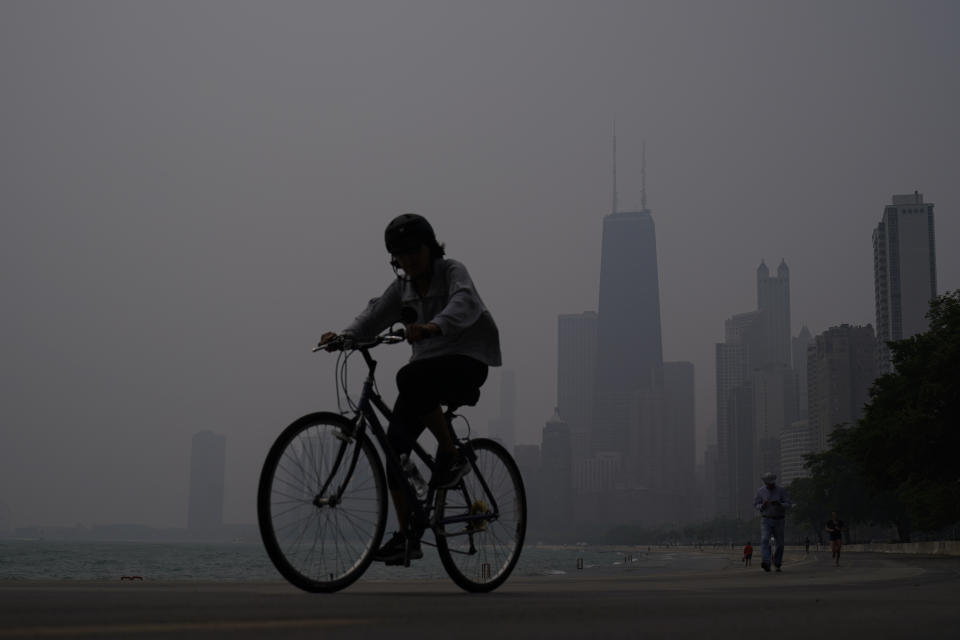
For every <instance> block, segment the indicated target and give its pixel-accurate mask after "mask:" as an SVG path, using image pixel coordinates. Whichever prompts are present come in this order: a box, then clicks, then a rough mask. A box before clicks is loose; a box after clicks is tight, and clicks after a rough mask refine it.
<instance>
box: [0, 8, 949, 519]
mask: <svg viewBox="0 0 960 640" xmlns="http://www.w3.org/2000/svg"><path fill="white" fill-rule="evenodd" d="M0 14H2V17H0V81H2V87H3V94H4V97H3V100H2V101H0V143H2V145H0V148H2V149H3V152H2V155H0V187H2V188H0V194H2V214H0V215H2V217H0V256H2V257H0V259H2V262H3V268H2V270H0V283H2V292H3V313H2V315H0V344H2V348H3V365H2V391H0V394H2V397H0V400H2V401H0V411H2V422H0V502H5V503H7V505H9V507H10V510H11V512H12V514H13V518H14V522H15V524H16V525H18V526H23V525H28V524H39V525H51V524H68V525H72V524H74V523H78V522H79V523H88V524H95V523H110V522H130V523H143V524H150V525H160V526H184V524H185V523H186V517H187V492H188V491H187V486H188V476H189V457H190V440H191V437H192V435H193V434H194V433H195V432H197V431H200V430H203V429H211V430H213V431H216V432H218V433H222V434H224V435H225V436H226V439H227V445H226V446H227V466H226V474H227V480H226V505H225V510H224V517H225V520H226V521H227V522H252V521H253V520H254V518H255V515H254V495H255V492H256V479H257V475H258V473H259V469H260V464H261V462H262V460H263V457H264V455H265V452H266V451H267V448H268V447H269V444H270V443H271V441H272V440H273V438H274V437H275V436H276V435H277V433H278V432H279V430H280V429H281V428H282V427H283V426H284V425H285V424H287V423H289V422H290V421H292V420H293V419H294V418H296V417H297V416H299V415H301V414H303V413H306V412H308V411H312V410H316V409H327V408H333V407H334V406H335V401H334V395H333V378H332V370H333V368H332V365H333V362H332V359H331V358H330V357H329V356H327V355H325V354H324V355H319V356H317V355H312V354H310V351H309V349H310V346H311V345H312V344H313V343H314V342H315V340H316V339H317V338H318V337H319V336H320V334H321V333H322V332H323V331H325V330H328V329H334V330H336V329H339V328H342V327H343V326H345V325H346V324H347V322H348V321H349V320H351V319H352V318H353V317H354V316H355V315H356V313H358V312H359V311H360V310H361V309H362V308H363V306H364V305H365V303H366V301H367V300H368V299H369V298H371V297H373V296H375V295H378V294H379V293H380V292H381V291H382V290H383V289H384V288H385V287H386V285H387V284H388V283H389V281H390V279H391V278H392V277H393V276H392V271H391V270H390V268H389V266H388V264H387V256H386V254H385V251H384V249H383V245H382V232H383V227H384V226H385V224H386V222H387V221H388V220H389V219H390V218H392V217H393V216H394V215H396V214H398V213H401V212H404V211H416V212H418V213H421V214H423V215H425V216H427V217H428V218H429V219H430V220H431V222H432V223H433V224H434V227H435V228H436V230H437V234H438V236H439V238H440V239H441V241H443V242H445V243H446V246H447V250H448V254H449V255H450V256H451V257H454V258H457V259H459V260H462V261H463V262H465V263H466V264H467V265H468V267H469V268H470V271H471V274H472V276H473V278H474V280H475V282H476V284H477V286H478V289H479V291H480V294H481V296H482V297H483V298H484V301H485V302H486V304H487V306H488V307H489V308H490V310H491V311H492V313H493V315H494V317H495V318H496V320H497V322H498V324H499V326H500V330H501V337H502V345H503V352H504V360H505V364H506V366H508V367H509V368H511V369H513V370H514V371H515V372H516V384H517V398H516V405H517V424H518V433H517V441H518V442H529V443H538V442H539V441H540V430H541V429H542V427H543V425H544V423H545V421H546V420H547V419H548V418H549V417H550V416H551V414H552V412H553V407H554V405H555V403H556V340H557V336H556V325H557V315H558V314H561V313H577V312H581V311H584V310H595V309H596V308H597V295H598V281H599V269H600V235H601V231H602V227H601V224H602V218H603V216H604V215H605V214H607V213H609V211H610V203H611V189H612V186H611V183H612V177H611V132H612V131H611V130H612V123H613V120H614V118H616V127H617V146H618V149H619V164H618V187H619V195H620V208H621V209H622V210H629V209H632V208H634V207H636V205H638V204H639V203H640V198H641V193H640V169H641V167H640V163H641V152H640V149H641V144H642V141H644V140H645V141H646V150H647V171H646V175H647V201H648V205H649V207H650V209H651V211H652V213H653V217H654V220H655V222H656V232H657V249H658V262H659V277H660V296H661V314H662V327H663V329H662V332H663V355H664V358H665V359H666V360H671V361H676V360H689V361H691V362H693V363H694V364H695V366H696V393H697V452H698V454H697V455H698V456H700V453H701V452H702V450H703V448H704V446H705V444H706V443H708V442H709V441H711V439H712V438H714V437H715V436H714V434H713V426H712V424H713V421H714V412H715V405H714V373H713V372H714V343H716V342H720V341H722V340H723V323H724V320H725V319H726V318H728V317H730V316H731V315H733V314H735V313H740V312H743V311H749V310H752V309H755V308H756V297H755V295H756V293H755V269H756V267H757V265H758V264H759V263H760V261H761V259H765V260H766V262H767V264H768V265H772V266H775V265H777V264H778V263H779V262H780V260H781V258H782V259H785V260H786V261H787V263H788V264H789V266H790V274H791V294H792V299H791V308H792V314H793V318H792V324H793V332H794V334H795V333H796V332H797V331H798V330H799V328H800V327H801V325H802V324H803V323H805V324H806V325H807V326H808V327H809V329H810V331H811V332H812V333H814V334H816V333H818V332H821V331H823V330H825V329H826V328H828V327H830V326H832V325H836V324H840V323H844V322H846V323H851V324H867V323H874V322H875V320H874V306H873V302H874V301H873V271H872V263H873V254H872V245H871V232H872V230H873V228H874V227H875V226H876V224H877V222H878V221H879V219H880V217H881V215H882V212H883V207H884V205H885V204H887V203H889V202H890V197H891V195H892V194H894V193H912V192H913V190H914V189H916V190H919V191H920V192H921V193H923V194H924V196H925V199H926V200H927V201H928V202H933V203H935V205H936V216H937V218H936V225H937V238H938V252H937V260H938V280H939V283H938V284H939V290H940V291H941V292H942V291H944V290H948V289H956V288H958V287H960V257H958V255H957V253H956V252H953V251H950V250H949V249H950V247H951V244H952V242H953V241H954V240H955V239H956V238H958V237H960V223H958V221H957V215H956V212H957V210H958V205H960V181H958V180H957V175H958V162H957V149H958V148H960V121H958V118H957V115H956V114H957V113H960V80H958V78H960V76H958V74H957V69H958V68H960V65H958V63H960V44H958V40H957V38H956V32H957V28H958V26H960V5H958V4H957V3H954V2H913V3H903V2H881V1H862V2H842V3H838V2H809V3H788V2H724V3H713V2H643V3H640V2H637V3H626V2H591V3H585V2H484V3H468V2H403V3H395V2H325V3H307V2H273V3H261V2H242V1H230V2H226V1H215V0H211V1H208V2H201V3H197V2H164V3H129V2H119V1H118V2H100V1H88V2H37V1H29V2H26V1H24V2H18V1H11V0H8V1H6V2H4V3H3V5H2V8H0ZM407 355H408V349H407V347H402V346H401V347H395V348H393V349H392V350H390V351H387V350H386V349H384V350H382V351H381V356H382V362H383V366H382V372H381V374H380V382H381V388H382V389H383V391H384V392H385V395H386V396H387V397H388V398H392V397H393V396H394V391H393V385H392V374H393V372H394V371H395V370H396V368H397V367H398V366H399V365H400V364H401V363H402V362H403V361H404V359H405V358H406V357H407ZM356 371H359V367H357V368H356ZM498 390H499V372H497V371H494V372H493V374H492V375H491V379H490V381H488V383H487V385H486V387H485V390H484V396H483V399H482V400H481V404H480V406H478V407H477V408H476V409H474V410H472V411H471V412H470V413H469V414H468V415H469V416H470V418H471V420H472V422H473V423H474V425H475V428H476V429H477V430H479V431H484V430H485V429H486V425H487V422H488V420H489V419H491V418H493V417H494V416H496V415H497V414H498V411H499V400H498V395H499V393H498Z"/></svg>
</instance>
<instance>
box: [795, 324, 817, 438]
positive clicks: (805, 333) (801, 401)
mask: <svg viewBox="0 0 960 640" xmlns="http://www.w3.org/2000/svg"><path fill="white" fill-rule="evenodd" d="M811 342H813V336H812V335H811V334H810V330H809V329H807V325H803V326H802V327H801V328H800V333H798V334H797V337H795V338H794V339H793V370H794V371H795V372H796V373H797V408H798V411H799V415H800V418H801V419H803V418H806V417H807V347H809V346H810V343H811Z"/></svg>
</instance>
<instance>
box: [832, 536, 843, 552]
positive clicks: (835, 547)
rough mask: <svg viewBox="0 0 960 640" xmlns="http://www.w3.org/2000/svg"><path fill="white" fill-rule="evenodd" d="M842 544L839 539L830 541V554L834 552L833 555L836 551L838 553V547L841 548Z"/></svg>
mask: <svg viewBox="0 0 960 640" xmlns="http://www.w3.org/2000/svg"><path fill="white" fill-rule="evenodd" d="M842 544H843V542H842V541H841V540H840V539H839V538H837V539H836V540H831V541H830V551H832V552H834V553H837V552H838V551H840V547H841V545H842Z"/></svg>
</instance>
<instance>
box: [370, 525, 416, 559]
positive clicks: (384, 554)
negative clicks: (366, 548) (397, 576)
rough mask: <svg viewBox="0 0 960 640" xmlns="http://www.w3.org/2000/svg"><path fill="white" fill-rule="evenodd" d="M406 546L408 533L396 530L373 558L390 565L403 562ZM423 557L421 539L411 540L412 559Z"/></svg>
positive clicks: (410, 554)
mask: <svg viewBox="0 0 960 640" xmlns="http://www.w3.org/2000/svg"><path fill="white" fill-rule="evenodd" d="M406 547H407V536H406V534H405V533H403V532H402V531H395V532H394V533H393V537H392V538H390V539H389V540H388V541H387V543H386V544H384V545H383V546H382V547H380V548H379V549H377V552H376V553H375V554H373V559H374V561H375V562H383V563H384V564H386V565H387V566H388V567H389V566H396V565H400V564H403V563H404V558H403V556H404V554H405V553H406ZM422 557H423V551H422V550H421V549H420V540H419V539H416V540H410V552H409V558H410V559H411V560H419V559H420V558H422Z"/></svg>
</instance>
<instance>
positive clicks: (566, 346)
mask: <svg viewBox="0 0 960 640" xmlns="http://www.w3.org/2000/svg"><path fill="white" fill-rule="evenodd" d="M596 372H597V313H596V312H595V311H584V312H583V313H569V314H563V315H561V316H559V317H558V318H557V411H558V413H559V414H560V417H561V418H562V419H563V420H564V422H566V423H567V425H568V426H569V427H570V437H571V440H572V446H573V459H574V461H575V463H576V462H579V461H580V460H582V459H583V458H585V457H588V456H589V455H590V453H591V450H592V445H591V439H590V432H591V430H592V427H593V404H594V395H593V392H594V386H595V380H596Z"/></svg>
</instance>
